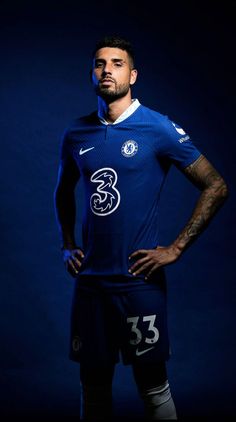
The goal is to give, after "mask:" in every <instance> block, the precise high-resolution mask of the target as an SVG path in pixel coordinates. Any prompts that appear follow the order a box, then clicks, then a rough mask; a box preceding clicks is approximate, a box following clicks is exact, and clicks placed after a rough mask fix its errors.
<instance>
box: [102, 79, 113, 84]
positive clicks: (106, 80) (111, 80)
mask: <svg viewBox="0 0 236 422" xmlns="http://www.w3.org/2000/svg"><path fill="white" fill-rule="evenodd" d="M104 82H105V83H106V82H114V81H113V79H108V78H105V79H102V80H101V83H102V84H103V83H104Z"/></svg>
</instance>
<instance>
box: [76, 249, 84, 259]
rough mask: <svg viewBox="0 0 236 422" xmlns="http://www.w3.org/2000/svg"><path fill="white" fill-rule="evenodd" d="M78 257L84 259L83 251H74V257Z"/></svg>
mask: <svg viewBox="0 0 236 422" xmlns="http://www.w3.org/2000/svg"><path fill="white" fill-rule="evenodd" d="M76 255H77V256H78V257H79V258H84V253H83V251H81V249H76V250H75V251H74V256H76Z"/></svg>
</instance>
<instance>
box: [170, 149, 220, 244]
mask: <svg viewBox="0 0 236 422" xmlns="http://www.w3.org/2000/svg"><path fill="white" fill-rule="evenodd" d="M184 174H185V175H186V176H187V177H188V179H189V180H190V181H191V182H192V183H193V184H194V185H195V186H197V187H198V188H199V189H200V190H201V191H202V192H201V195H200V197H199V199H198V202H197V204H196V206H195V208H194V210H193V213H192V216H191V218H190V220H189V221H188V223H187V225H186V226H185V227H184V229H183V230H182V232H181V233H180V235H179V236H178V238H177V239H176V241H175V243H176V245H177V246H178V247H179V248H180V249H181V250H183V249H185V248H186V247H188V246H189V245H190V244H191V243H192V242H193V241H194V240H195V238H196V237H197V236H198V235H199V234H200V233H201V232H202V231H203V230H204V229H205V228H206V227H207V226H208V224H209V223H210V221H211V219H212V218H213V216H214V215H215V214H216V212H217V211H218V210H219V209H220V207H221V206H222V205H223V203H224V201H225V200H226V198H227V194H228V190H227V186H226V183H225V181H224V180H223V178H222V177H221V175H220V174H219V173H218V172H217V171H216V169H215V168H214V167H213V166H212V165H211V164H210V163H209V161H208V160H207V159H206V158H205V157H204V156H203V155H201V156H200V157H199V158H198V159H197V160H196V161H195V162H194V163H193V164H191V165H189V166H188V167H187V168H186V169H185V170H184Z"/></svg>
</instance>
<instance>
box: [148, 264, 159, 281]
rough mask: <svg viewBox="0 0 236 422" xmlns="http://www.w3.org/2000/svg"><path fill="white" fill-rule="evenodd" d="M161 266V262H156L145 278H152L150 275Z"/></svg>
mask: <svg viewBox="0 0 236 422" xmlns="http://www.w3.org/2000/svg"><path fill="white" fill-rule="evenodd" d="M160 267H161V264H155V265H154V266H153V267H152V268H151V269H150V271H149V272H148V273H147V275H146V277H145V280H147V279H148V278H150V276H151V275H152V274H153V273H154V272H155V271H156V270H157V269H158V268H160Z"/></svg>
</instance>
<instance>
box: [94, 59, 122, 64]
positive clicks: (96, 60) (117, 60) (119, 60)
mask: <svg viewBox="0 0 236 422" xmlns="http://www.w3.org/2000/svg"><path fill="white" fill-rule="evenodd" d="M111 61H112V62H113V63H117V62H122V63H126V61H125V60H124V59H116V58H113V59H111ZM97 62H102V63H105V62H106V60H105V59H99V58H95V63H97Z"/></svg>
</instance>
